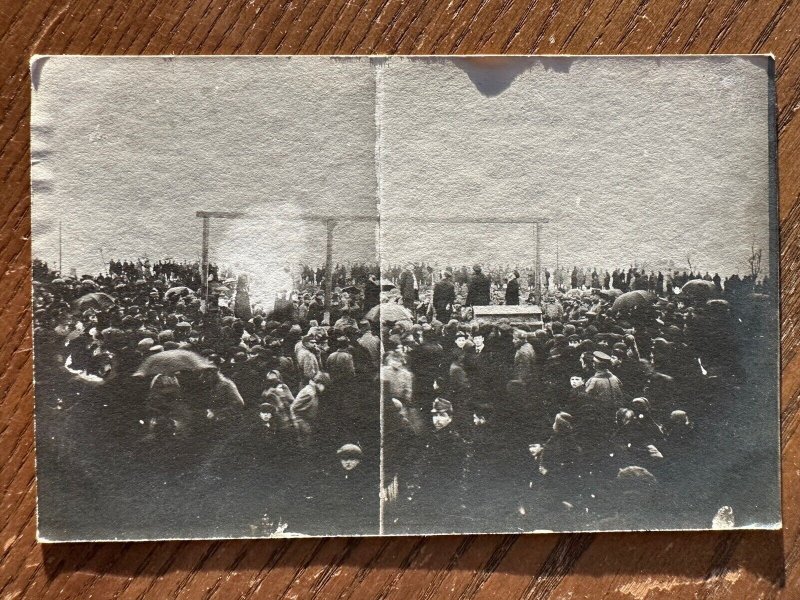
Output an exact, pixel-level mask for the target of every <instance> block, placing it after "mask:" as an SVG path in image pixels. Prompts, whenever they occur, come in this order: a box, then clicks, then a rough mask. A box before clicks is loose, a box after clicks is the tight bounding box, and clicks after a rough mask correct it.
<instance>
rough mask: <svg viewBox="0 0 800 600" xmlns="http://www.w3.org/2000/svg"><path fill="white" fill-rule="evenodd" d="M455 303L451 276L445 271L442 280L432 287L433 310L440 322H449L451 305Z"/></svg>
mask: <svg viewBox="0 0 800 600" xmlns="http://www.w3.org/2000/svg"><path fill="white" fill-rule="evenodd" d="M455 301H456V287H455V285H453V274H452V273H451V272H450V271H445V272H444V274H443V275H442V279H440V280H439V281H437V282H436V285H434V286H433V310H434V312H435V314H436V318H437V319H439V320H440V321H443V322H444V321H449V320H450V317H452V316H453V304H454V303H455Z"/></svg>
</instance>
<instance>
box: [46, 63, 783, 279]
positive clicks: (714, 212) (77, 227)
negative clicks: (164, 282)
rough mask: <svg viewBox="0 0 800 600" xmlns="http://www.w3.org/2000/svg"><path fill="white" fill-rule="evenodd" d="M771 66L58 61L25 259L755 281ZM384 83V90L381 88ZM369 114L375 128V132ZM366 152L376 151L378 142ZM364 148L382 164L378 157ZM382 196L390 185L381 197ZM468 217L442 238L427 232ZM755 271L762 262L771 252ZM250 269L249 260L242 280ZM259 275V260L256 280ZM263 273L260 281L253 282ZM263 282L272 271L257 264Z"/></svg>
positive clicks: (88, 265)
mask: <svg viewBox="0 0 800 600" xmlns="http://www.w3.org/2000/svg"><path fill="white" fill-rule="evenodd" d="M767 67H768V62H767V59H766V58H765V57H755V58H753V57H749V58H744V57H648V58H642V57H617V58H574V59H568V58H558V59H553V58H524V57H516V58H483V59H464V58H403V57H391V58H389V59H383V60H371V59H369V58H326V57H294V58H288V57H235V58H234V57H216V58H191V57H175V58H162V57H149V58H144V57H142V58H139V57H135V58H131V57H127V58H122V57H51V58H48V59H45V60H42V59H40V61H39V62H37V63H34V68H33V75H34V77H33V79H34V83H35V87H36V89H35V91H34V94H33V110H32V159H33V168H32V178H33V188H32V189H33V208H32V214H33V216H32V219H33V253H34V256H35V257H37V258H41V259H44V260H48V261H50V262H51V263H53V262H54V261H55V260H56V259H57V256H58V224H59V222H61V223H62V228H63V248H64V268H65V270H67V271H68V270H69V269H70V268H71V267H75V268H76V269H77V270H78V272H79V273H82V272H97V271H98V270H99V269H100V268H102V264H101V258H100V257H101V256H103V257H104V258H105V259H106V260H108V259H109V258H112V257H113V258H136V257H138V256H145V255H146V256H149V257H150V258H151V259H159V258H163V257H166V256H171V257H174V258H178V259H185V260H196V259H197V258H198V257H199V253H200V233H201V227H200V222H199V220H198V219H197V218H196V217H195V216H194V215H195V211H197V210H235V211H242V212H246V213H248V215H250V216H251V217H252V218H250V219H248V220H247V221H238V222H219V223H215V224H214V225H213V230H212V253H211V254H212V259H215V260H218V261H222V262H228V263H232V264H233V263H236V264H241V265H278V264H285V263H287V262H289V263H296V262H310V263H321V262H322V260H323V259H324V252H325V232H324V228H323V227H322V226H321V224H318V223H311V222H308V221H304V220H303V219H302V218H301V217H303V216H309V215H314V216H319V215H331V214H333V215H340V216H341V215H348V214H349V215H362V216H363V215H373V216H375V217H377V215H378V211H379V208H378V204H379V202H380V213H381V243H380V249H378V248H377V247H376V241H375V235H374V233H375V231H374V226H373V225H371V224H369V223H361V224H348V225H345V224H343V225H342V226H340V228H339V229H338V230H337V235H336V238H335V239H336V244H335V260H341V261H345V260H367V261H370V262H372V261H375V260H377V256H378V254H379V253H380V255H381V260H382V261H383V262H384V263H386V264H396V263H402V262H406V261H409V260H411V261H423V260H424V261H427V262H438V263H439V264H440V265H441V266H444V265H447V264H450V265H461V264H472V263H474V262H481V263H484V264H511V265H517V266H523V267H524V266H526V265H530V264H532V263H533V254H534V247H533V242H532V240H533V230H532V227H529V226H522V225H518V224H511V225H487V224H476V223H474V222H473V220H474V219H475V218H476V217H480V218H486V217H487V216H492V215H494V216H497V217H501V218H507V219H512V220H513V219H518V218H530V217H535V218H540V217H545V218H548V219H549V220H550V222H549V223H547V224H546V225H544V227H543V231H542V260H543V263H544V264H545V265H547V266H551V267H552V266H553V265H554V264H555V253H556V244H557V245H558V251H559V260H560V263H561V264H564V265H572V264H578V265H582V266H588V265H592V266H599V267H611V268H613V267H614V266H621V265H627V264H630V263H632V262H634V261H636V262H637V263H640V264H641V263H646V264H648V265H650V266H653V267H655V268H663V266H666V264H668V263H669V262H672V263H673V264H675V265H676V266H683V265H685V264H686V258H687V255H689V256H691V260H692V263H693V264H694V265H695V266H696V267H698V268H700V269H702V270H710V271H712V272H713V271H720V272H721V273H725V274H727V273H731V272H734V271H739V272H744V271H746V270H747V263H746V259H747V257H748V256H749V252H750V245H751V243H755V245H756V246H759V247H762V248H763V249H764V250H765V252H766V251H767V248H768V240H769V231H768V224H769V210H770V205H769V192H770V191H769V164H768V69H767ZM376 87H377V88H379V93H377V94H376ZM376 123H377V126H376ZM376 139H377V140H378V143H377V145H376ZM376 148H377V150H378V154H377V157H376ZM379 184H380V191H379ZM437 218H447V219H458V220H460V221H461V223H457V224H446V225H443V224H439V223H431V222H429V221H430V220H432V219H437ZM765 262H766V261H765ZM248 268H250V267H248ZM253 268H255V267H253ZM264 268H267V267H264ZM268 268H272V266H269V267H268Z"/></svg>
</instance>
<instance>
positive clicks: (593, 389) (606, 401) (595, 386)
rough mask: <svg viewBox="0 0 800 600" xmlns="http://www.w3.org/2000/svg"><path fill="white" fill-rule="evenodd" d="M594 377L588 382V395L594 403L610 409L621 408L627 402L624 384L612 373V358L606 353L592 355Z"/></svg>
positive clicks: (596, 352)
mask: <svg viewBox="0 0 800 600" xmlns="http://www.w3.org/2000/svg"><path fill="white" fill-rule="evenodd" d="M592 360H593V362H594V369H595V372H594V375H592V376H591V377H590V378H589V380H588V381H587V382H586V393H587V394H588V395H589V397H590V398H592V399H593V400H594V401H596V402H598V403H599V404H601V405H602V406H605V407H607V408H609V409H612V408H619V407H621V406H623V403H624V402H625V396H624V394H623V392H622V382H621V381H620V380H619V378H618V377H617V376H616V375H614V374H613V373H612V372H611V371H610V368H611V357H610V356H609V355H608V354H606V353H605V352H599V351H595V352H594V353H592Z"/></svg>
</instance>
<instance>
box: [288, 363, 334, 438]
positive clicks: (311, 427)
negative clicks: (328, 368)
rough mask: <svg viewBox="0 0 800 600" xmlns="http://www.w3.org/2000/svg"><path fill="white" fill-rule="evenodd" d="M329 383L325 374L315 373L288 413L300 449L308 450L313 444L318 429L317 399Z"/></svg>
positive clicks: (328, 378)
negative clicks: (295, 431) (295, 430)
mask: <svg viewBox="0 0 800 600" xmlns="http://www.w3.org/2000/svg"><path fill="white" fill-rule="evenodd" d="M330 382H331V380H330V377H328V374H327V373H323V372H318V373H316V374H315V375H314V376H313V378H312V379H311V380H310V381H309V382H308V383H307V384H306V386H305V387H304V388H303V389H302V390H300V392H299V393H298V394H297V396H296V397H295V399H294V402H292V405H291V407H290V413H291V416H292V421H294V426H295V428H296V429H297V435H298V442H299V444H300V446H301V447H302V448H306V449H308V448H310V447H311V445H312V443H313V440H314V437H315V435H316V433H317V429H318V416H319V398H320V396H321V395H322V394H323V393H324V392H325V389H326V388H327V387H328V386H330Z"/></svg>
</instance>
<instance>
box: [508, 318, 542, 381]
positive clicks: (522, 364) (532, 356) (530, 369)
mask: <svg viewBox="0 0 800 600" xmlns="http://www.w3.org/2000/svg"><path fill="white" fill-rule="evenodd" d="M513 343H514V348H516V352H515V353H514V379H516V380H518V381H521V382H522V383H523V384H524V385H525V387H526V388H527V389H528V390H529V391H531V390H533V387H534V385H535V384H536V382H537V380H538V378H539V370H538V367H537V364H536V352H535V351H534V350H533V346H532V345H531V344H530V342H528V339H527V336H526V334H525V332H524V331H522V330H521V329H516V330H514V334H513Z"/></svg>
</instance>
